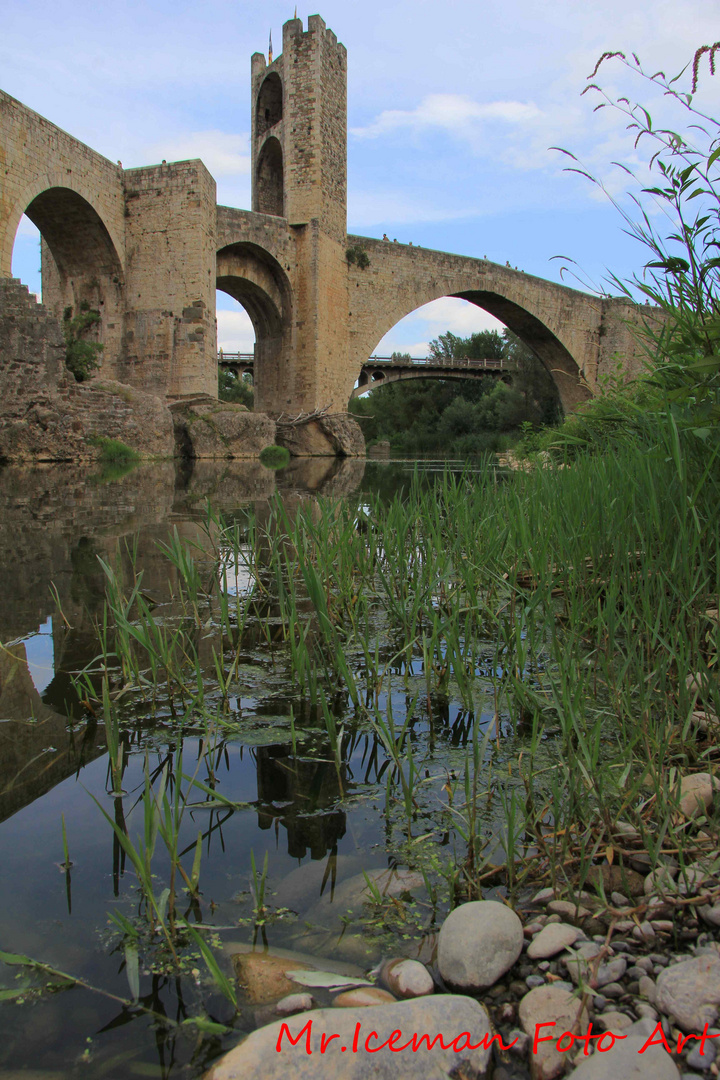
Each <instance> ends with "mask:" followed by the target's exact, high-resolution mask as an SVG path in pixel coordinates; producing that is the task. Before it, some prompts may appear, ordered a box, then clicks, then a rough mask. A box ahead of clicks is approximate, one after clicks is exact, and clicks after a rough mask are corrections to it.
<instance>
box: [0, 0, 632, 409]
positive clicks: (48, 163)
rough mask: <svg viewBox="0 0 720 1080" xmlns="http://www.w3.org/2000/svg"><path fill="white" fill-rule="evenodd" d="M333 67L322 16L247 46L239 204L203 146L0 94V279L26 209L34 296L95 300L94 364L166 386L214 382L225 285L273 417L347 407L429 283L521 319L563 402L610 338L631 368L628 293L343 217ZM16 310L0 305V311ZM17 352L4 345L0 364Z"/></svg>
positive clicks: (205, 386)
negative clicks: (37, 292) (127, 153)
mask: <svg viewBox="0 0 720 1080" xmlns="http://www.w3.org/2000/svg"><path fill="white" fill-rule="evenodd" d="M346 83H347V79H346V51H345V48H344V46H343V45H341V44H340V43H339V42H338V41H337V39H336V37H335V35H334V34H333V33H332V31H331V30H329V29H328V28H327V27H326V26H325V23H324V22H323V20H322V19H321V18H320V17H319V16H317V15H314V16H311V17H310V19H309V20H308V26H307V29H305V28H304V26H303V23H302V20H300V19H291V20H290V21H289V22H287V23H286V24H285V26H284V27H283V51H282V54H281V55H280V56H278V57H276V58H275V59H274V60H273V61H272V62H271V63H269V64H268V63H267V62H266V59H265V57H264V56H263V55H262V54H260V53H256V54H254V55H253V57H252V60H251V84H252V137H251V150H252V210H238V209H234V208H232V207H226V206H217V205H216V197H215V181H214V180H213V178H212V176H211V175H210V173H209V172H208V170H207V169H206V168H205V166H204V165H203V163H202V162H201V161H199V160H195V161H182V162H173V163H170V164H168V163H166V162H162V163H161V164H158V165H150V166H147V167H144V168H138V169H123V168H122V166H121V164H120V163H119V162H118V163H114V162H111V161H109V160H107V159H106V158H104V157H102V156H101V155H100V154H97V153H96V152H95V151H93V150H91V149H90V148H89V147H87V146H85V145H84V144H83V143H81V142H79V141H78V140H77V139H74V138H73V137H72V136H71V135H68V134H67V133H66V132H64V131H62V130H61V129H59V128H58V127H56V126H55V125H54V124H51V123H50V122H49V121H47V120H45V119H43V117H41V116H39V115H38V114H37V113H35V112H33V111H32V110H30V109H28V108H26V107H25V106H24V105H22V104H21V103H20V102H18V101H16V100H15V99H13V98H11V97H9V96H8V95H7V94H4V93H0V166H1V167H0V278H3V277H4V278H7V277H9V275H10V273H11V270H10V264H11V257H12V249H13V244H14V240H15V234H16V231H17V228H18V225H19V222H20V219H21V217H22V215H23V214H24V213H25V214H27V216H28V217H29V218H30V219H31V220H32V221H33V222H34V223H35V225H37V227H38V229H39V230H40V232H41V235H42V278H43V304H44V306H45V307H46V308H49V310H50V311H51V312H53V313H55V315H56V316H57V317H58V318H60V317H61V316H62V312H63V310H64V309H65V308H66V307H67V306H72V307H73V309H74V310H77V309H78V308H79V306H80V305H81V304H82V303H83V302H85V303H87V304H89V305H90V306H91V307H93V308H95V309H97V310H98V311H99V312H100V313H101V318H100V322H99V324H98V326H97V335H98V340H99V341H100V342H101V343H102V344H103V346H104V351H103V353H102V369H103V370H102V375H104V376H105V377H110V378H114V379H117V380H119V381H120V382H123V383H127V384H130V385H131V386H134V387H136V388H138V389H141V390H146V391H151V392H152V393H153V394H156V395H158V396H160V397H163V398H166V397H167V398H177V397H179V396H187V395H198V394H200V395H202V394H207V395H211V396H217V357H216V322H215V290H216V288H217V289H221V290H223V291H225V292H226V293H228V294H229V295H230V296H233V297H234V298H235V299H236V300H238V301H240V303H241V304H243V306H244V307H245V308H246V310H247V312H248V314H249V316H250V318H251V320H252V322H253V326H254V328H255V334H256V348H255V358H254V372H253V374H254V383H255V408H256V410H258V411H262V412H265V413H267V414H268V415H269V416H271V417H277V416H279V415H280V414H282V413H285V414H287V413H288V412H291V413H293V414H294V413H300V412H306V413H313V412H314V411H317V410H329V411H331V412H333V413H341V412H345V410H346V408H347V403H348V400H349V398H350V397H351V395H352V394H353V390H354V387H355V384H356V383H357V382H358V379H359V378H361V376H362V374H363V368H364V366H365V365H366V363H367V358H368V357H369V356H371V355H372V354H373V353H374V351H375V350H376V348H377V345H378V343H379V341H380V340H381V339H382V338H383V336H384V335H385V334H386V333H387V332H388V331H389V330H390V329H391V328H392V327H393V326H394V325H395V324H396V323H397V322H398V321H399V320H400V319H402V318H403V317H404V316H405V315H407V314H409V313H410V312H412V311H414V310H416V309H417V308H419V307H421V306H422V305H424V304H426V303H428V302H430V301H431V300H436V299H438V298H439V297H443V296H454V297H461V298H463V299H465V300H468V301H469V302H470V303H473V304H476V305H477V306H478V307H481V308H483V309H484V310H485V311H488V312H490V313H491V314H492V315H494V316H496V317H497V318H499V319H500V320H501V321H502V322H503V323H505V325H506V326H508V327H509V329H510V330H512V331H513V332H514V333H515V334H517V336H518V337H519V338H520V339H521V340H522V341H524V342H525V343H526V344H527V345H528V346H529V347H530V348H531V349H532V350H533V351H534V352H535V353H536V355H537V356H538V357H539V358H540V359H541V361H542V362H543V364H544V365H545V366H546V368H547V369H548V371H549V372H550V374H551V375H552V377H553V379H554V380H555V382H556V384H557V387H558V391H559V394H560V399H561V401H562V404H563V406H564V408H565V410H566V411H567V410H571V409H573V408H574V407H575V406H576V405H577V404H578V403H579V402H581V401H583V400H584V399H586V398H587V397H589V396H590V395H592V393H593V391H594V389H595V387H596V386H597V382H598V378H599V377H600V376H602V375H603V373H606V372H609V371H610V370H611V369H612V368H613V366H614V364H615V362H616V358H617V357H618V356H619V357H620V358H621V360H622V362H623V364H624V366H625V369H626V370H627V371H628V372H629V373H631V372H633V371H635V370H637V369H638V368H639V366H640V356H639V350H638V349H637V346H636V345H635V342H634V339H633V336H632V333H631V331H630V326H631V324H633V323H637V322H638V321H639V320H640V319H641V317H642V312H641V311H640V310H639V309H637V308H635V307H634V306H633V305H629V304H627V303H626V302H624V301H622V300H612V299H602V298H599V297H597V296H591V295H588V294H586V293H582V292H579V291H577V290H575V289H569V288H566V287H565V286H562V285H557V284H555V283H554V282H549V281H545V280H543V279H542V278H538V277H533V276H531V275H529V274H524V273H521V272H518V271H515V270H512V269H510V268H509V267H506V266H501V265H499V264H497V263H492V262H489V261H487V260H485V259H476V258H468V257H464V256H460V255H452V254H447V253H444V252H440V251H432V250H428V249H425V248H419V247H413V246H406V245H403V244H396V243H389V242H387V241H382V240H376V239H372V238H369V237H361V236H353V235H348V234H347V229H346V220H347V214H346V204H347V192H346V158H347V104H346ZM0 307H1V305H0ZM10 317H11V316H10V315H9V314H8V313H7V312H3V311H2V310H0V324H1V323H2V320H3V318H5V319H7V318H10ZM13 317H14V316H13ZM1 330H2V326H1V325H0V331H1ZM2 340H3V339H2V334H1V333H0V342H1V341H2ZM17 361H18V358H17V357H9V356H5V357H2V356H0V375H1V374H2V369H3V365H6V366H7V365H8V364H11V363H14V362H17Z"/></svg>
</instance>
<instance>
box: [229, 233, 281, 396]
mask: <svg viewBox="0 0 720 1080" xmlns="http://www.w3.org/2000/svg"><path fill="white" fill-rule="evenodd" d="M216 284H217V288H218V289H220V290H221V291H222V292H225V293H227V294H228V296H232V298H233V299H234V300H237V301H238V303H240V304H242V306H243V307H244V308H245V310H246V311H247V313H248V315H249V316H250V320H251V322H252V324H253V329H254V330H255V339H256V340H255V363H254V365H253V383H254V388H255V408H256V409H257V410H258V411H259V412H267V411H269V410H270V409H271V403H272V402H273V401H275V400H277V394H278V389H279V388H282V387H283V385H285V384H286V383H287V380H288V367H289V364H290V363H291V360H292V290H291V287H290V283H289V281H288V278H287V275H286V273H285V271H284V270H283V268H282V267H281V266H280V263H279V262H278V261H277V260H276V259H274V258H273V256H272V255H270V254H269V253H268V252H267V251H265V250H264V249H263V248H261V247H259V246H258V245H256V244H251V243H244V242H241V243H236V244H228V245H227V246H226V247H224V248H221V249H220V251H218V253H217V280H216Z"/></svg>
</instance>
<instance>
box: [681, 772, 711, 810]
mask: <svg viewBox="0 0 720 1080" xmlns="http://www.w3.org/2000/svg"><path fill="white" fill-rule="evenodd" d="M718 790H720V780H718V778H717V777H716V776H711V775H710V773H692V774H691V775H690V776H683V778H682V780H681V781H680V811H681V813H682V814H684V816H685V817H698V816H699V815H700V814H706V813H707V811H708V810H709V809H710V807H711V806H712V804H713V797H714V792H715V791H718Z"/></svg>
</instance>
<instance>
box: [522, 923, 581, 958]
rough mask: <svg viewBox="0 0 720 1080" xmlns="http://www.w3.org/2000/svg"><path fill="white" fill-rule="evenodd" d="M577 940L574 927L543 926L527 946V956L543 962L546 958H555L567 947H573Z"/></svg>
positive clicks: (564, 925) (561, 925) (565, 924)
mask: <svg viewBox="0 0 720 1080" xmlns="http://www.w3.org/2000/svg"><path fill="white" fill-rule="evenodd" d="M577 938H578V929H577V927H576V926H569V925H568V924H567V923H562V922H560V923H550V924H549V925H548V926H544V927H543V928H542V930H541V931H540V933H539V934H538V935H537V937H535V938H533V940H532V941H531V942H530V944H529V945H528V950H527V955H528V956H529V957H530V959H531V960H544V959H545V958H546V957H548V956H555V955H556V954H557V953H559V952H562V951H563V949H565V948H566V947H567V946H568V945H573V944H574V943H575V942H576V941H577Z"/></svg>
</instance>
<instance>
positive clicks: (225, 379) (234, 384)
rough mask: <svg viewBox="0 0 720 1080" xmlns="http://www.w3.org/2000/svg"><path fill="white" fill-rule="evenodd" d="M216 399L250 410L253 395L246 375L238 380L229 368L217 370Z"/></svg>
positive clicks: (249, 379)
mask: <svg viewBox="0 0 720 1080" xmlns="http://www.w3.org/2000/svg"><path fill="white" fill-rule="evenodd" d="M218 397H219V398H220V400H221V401H232V402H234V403H235V404H236V405H245V406H246V408H248V409H252V407H253V401H254V394H253V386H252V380H251V378H250V377H249V376H247V375H242V376H241V377H240V378H238V376H237V375H236V374H235V372H234V371H231V370H230V369H229V368H218Z"/></svg>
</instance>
